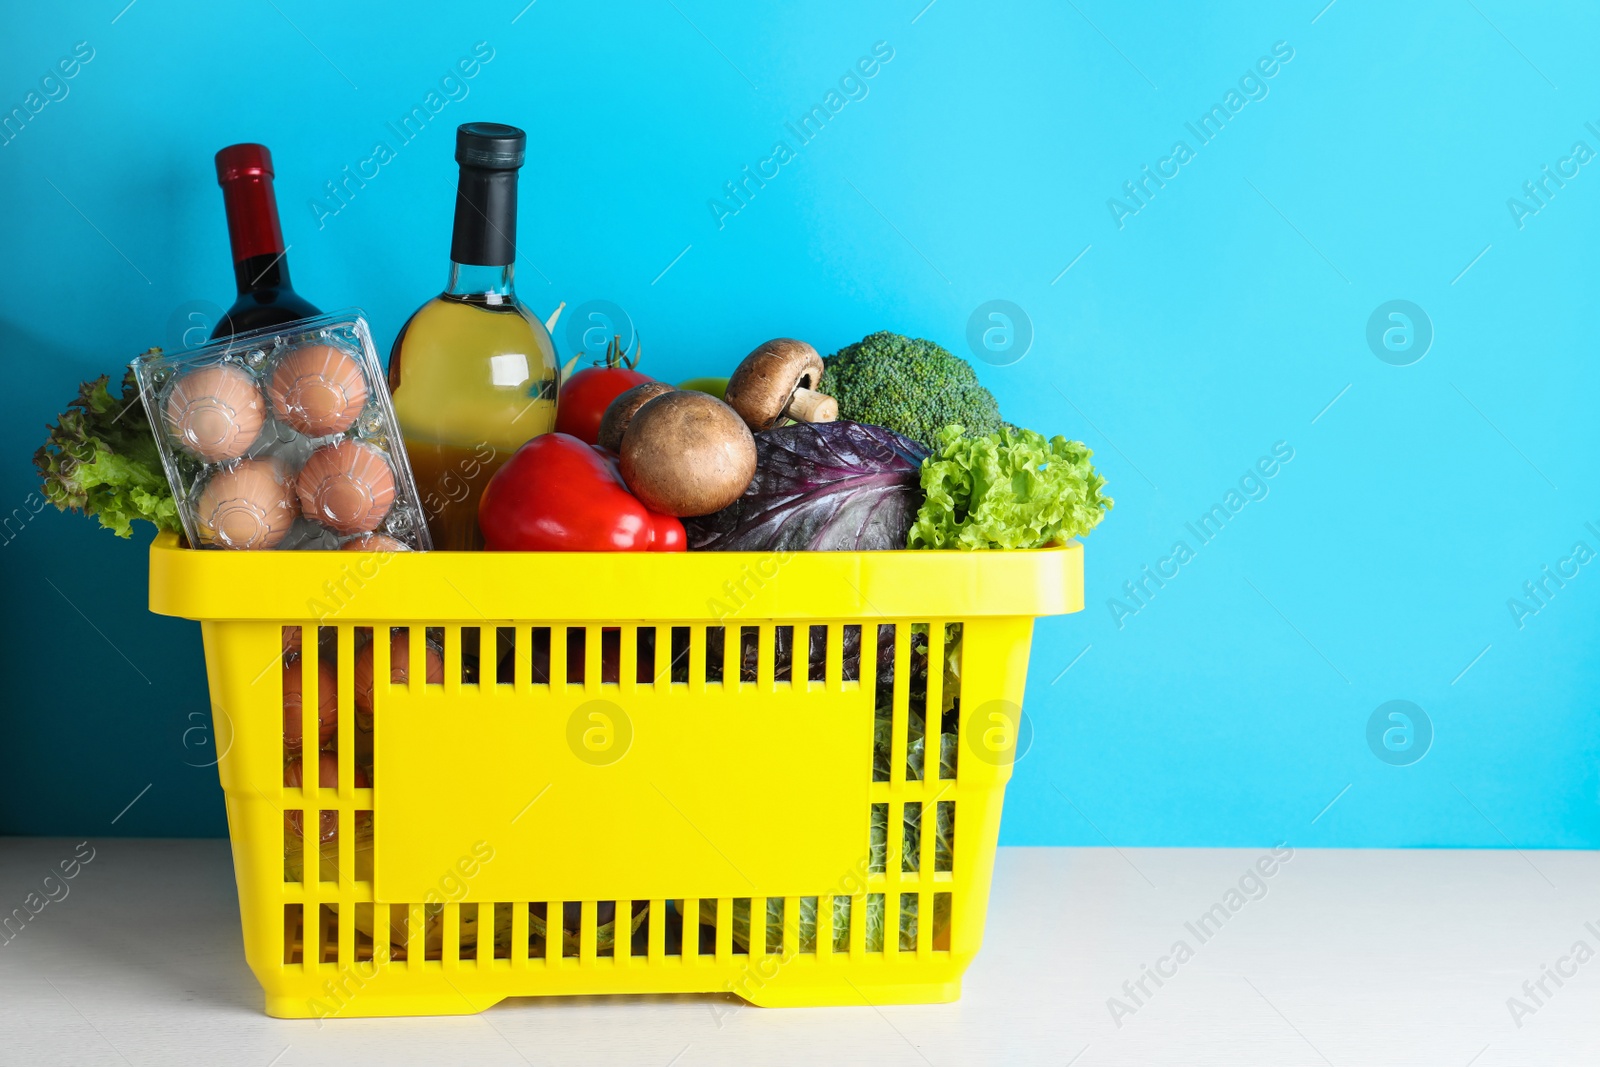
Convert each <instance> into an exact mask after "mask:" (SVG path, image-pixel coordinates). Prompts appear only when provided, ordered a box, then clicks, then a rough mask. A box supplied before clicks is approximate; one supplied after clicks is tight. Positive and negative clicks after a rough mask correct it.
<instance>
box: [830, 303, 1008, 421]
mask: <svg viewBox="0 0 1600 1067" xmlns="http://www.w3.org/2000/svg"><path fill="white" fill-rule="evenodd" d="M824 362H825V364H826V366H827V375H828V391H829V392H831V393H832V394H833V396H834V398H835V399H837V400H838V401H839V417H840V418H842V419H851V420H853V421H855V422H870V423H872V424H873V425H875V426H884V427H887V428H888V429H891V430H893V431H895V432H896V433H903V434H905V435H906V436H907V437H909V438H911V439H912V440H913V441H921V442H922V443H923V444H925V445H927V444H932V443H933V435H934V434H935V433H937V432H938V431H939V430H940V429H941V428H942V427H945V426H948V425H950V424H952V423H959V424H960V425H962V426H964V427H965V428H966V431H967V433H969V434H986V433H994V432H995V431H996V430H998V429H1000V426H1001V418H1000V406H999V405H998V404H996V403H995V399H994V396H993V394H991V393H990V392H989V390H987V389H985V388H984V387H983V383H981V382H979V381H978V376H977V374H975V373H974V372H973V370H972V367H971V365H970V364H968V363H967V361H966V360H964V359H962V358H960V357H959V356H956V355H954V354H953V353H951V352H950V350H949V349H947V348H944V347H942V346H940V345H937V344H935V343H934V342H932V341H926V340H922V339H920V338H912V337H906V336H904V335H903V334H898V333H890V332H888V331H887V330H880V331H878V332H877V333H873V334H868V335H867V336H866V337H863V338H862V339H861V340H859V341H857V342H856V343H855V344H853V345H846V346H844V347H843V348H841V349H839V351H837V352H835V353H834V354H833V355H831V356H829V357H828V358H827V359H826V360H825V361H824Z"/></svg>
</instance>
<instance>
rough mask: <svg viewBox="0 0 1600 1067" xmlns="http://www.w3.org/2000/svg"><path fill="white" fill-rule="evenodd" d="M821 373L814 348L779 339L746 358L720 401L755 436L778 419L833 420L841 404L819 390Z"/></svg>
mask: <svg viewBox="0 0 1600 1067" xmlns="http://www.w3.org/2000/svg"><path fill="white" fill-rule="evenodd" d="M822 370H823V368H822V357H821V356H819V355H817V350H816V349H815V348H812V347H811V346H810V345H808V344H806V342H804V341H796V340H795V339H794V338H792V337H778V338H775V339H773V340H771V341H767V342H766V343H764V344H761V345H758V346H757V347H756V350H755V351H754V352H751V353H750V354H749V355H748V356H746V357H744V359H743V361H741V362H740V364H739V366H738V367H736V368H735V369H734V372H733V374H732V375H730V376H729V378H728V384H727V386H726V388H725V389H724V390H723V397H722V399H724V400H726V401H727V402H728V406H729V407H731V408H733V410H735V411H737V412H738V413H739V417H740V418H742V419H744V421H745V422H746V423H747V424H748V425H749V427H750V429H752V430H754V431H756V432H757V433H759V432H760V431H762V430H770V429H772V427H774V426H776V425H778V423H779V421H780V420H782V419H793V420H795V421H796V422H832V421H833V420H834V419H837V418H838V417H839V403H838V401H836V400H834V398H833V397H831V396H828V395H827V394H826V393H823V392H822V391H821V384H822Z"/></svg>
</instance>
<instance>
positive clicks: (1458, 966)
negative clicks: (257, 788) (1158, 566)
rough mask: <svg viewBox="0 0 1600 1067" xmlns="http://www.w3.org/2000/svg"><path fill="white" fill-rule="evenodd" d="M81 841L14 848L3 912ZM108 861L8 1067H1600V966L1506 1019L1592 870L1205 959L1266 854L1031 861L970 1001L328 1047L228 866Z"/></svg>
mask: <svg viewBox="0 0 1600 1067" xmlns="http://www.w3.org/2000/svg"><path fill="white" fill-rule="evenodd" d="M76 844H77V842H76V841H73V840H67V839H59V838H9V839H0V914H7V913H9V912H10V910H11V909H12V908H14V907H19V906H21V905H22V902H23V900H24V898H25V897H26V896H27V894H28V893H29V892H30V891H33V890H36V889H38V888H39V887H40V885H41V883H42V880H43V878H44V876H45V875H46V874H47V873H48V872H49V870H50V869H52V868H54V867H55V866H56V865H57V863H58V862H59V861H60V860H62V859H66V858H69V857H70V856H71V855H72V852H73V848H74V846H75V845H76ZM91 844H92V847H93V848H94V849H95V850H96V853H95V858H94V860H93V861H92V862H91V863H89V864H88V865H87V866H86V867H84V868H83V869H82V871H81V872H80V873H79V874H78V876H77V878H75V879H74V880H73V881H72V882H71V883H70V890H69V892H68V895H67V896H66V897H65V898H63V899H61V900H59V901H56V902H54V903H51V904H48V905H47V906H46V907H45V908H44V909H43V910H42V911H41V912H40V913H39V914H38V916H37V917H36V918H34V919H33V920H32V921H31V922H30V923H29V924H28V925H27V927H26V928H25V929H24V930H23V931H22V933H21V934H19V935H17V936H16V937H14V938H13V939H12V940H11V941H9V942H7V943H5V944H0V1063H4V1064H8V1065H9V1064H17V1065H29V1067H32V1065H40V1064H73V1065H84V1067H89V1065H95V1064H141V1065H142V1064H159V1065H171V1064H187V1063H196V1064H208V1065H209V1064H247V1065H254V1067H295V1065H298V1064H336V1065H339V1067H349V1065H352V1064H369V1063H370V1064H394V1065H399V1064H472V1065H474V1067H493V1065H500V1064H507V1065H513V1067H517V1065H526V1064H537V1065H541V1067H542V1065H544V1064H607V1065H611V1064H645V1065H652V1067H668V1065H669V1064H670V1065H672V1067H696V1065H700V1064H740V1065H744V1064H789V1063H793V1064H853V1063H862V1064H867V1063H870V1064H875V1065H881V1067H889V1065H897V1064H906V1065H911V1067H916V1065H926V1064H934V1065H939V1067H943V1065H946V1064H951V1065H962V1067H969V1065H979V1064H1006V1065H1012V1064H1031V1063H1041V1064H1056V1065H1065V1064H1069V1063H1070V1064H1074V1065H1076V1067H1098V1065H1105V1064H1141V1065H1143V1064H1183V1065H1203V1064H1226V1065H1229V1067H1241V1065H1250V1064H1270V1065H1274V1067H1280V1065H1291V1064H1311V1065H1322V1064H1337V1065H1339V1067H1344V1065H1347V1064H1405V1065H1411V1064H1440V1065H1446V1067H1467V1065H1468V1064H1472V1065H1473V1067H1505V1065H1520V1064H1558V1063H1559V1064H1597V1063H1600V957H1597V958H1595V959H1589V960H1587V961H1586V962H1585V963H1583V964H1582V965H1576V964H1574V963H1567V964H1564V965H1563V967H1564V969H1566V970H1572V969H1573V968H1574V966H1576V974H1575V975H1573V976H1572V977H1569V978H1563V979H1562V981H1563V983H1564V984H1563V985H1561V986H1559V987H1558V986H1556V985H1555V984H1554V983H1553V982H1552V981H1551V980H1550V979H1548V978H1546V979H1545V985H1546V989H1547V990H1548V991H1549V992H1550V993H1551V995H1550V996H1549V997H1542V998H1541V999H1543V1000H1544V1003H1543V1004H1542V1006H1537V1008H1536V1010H1535V1011H1534V1012H1533V1013H1531V1014H1526V1015H1523V1016H1522V1017H1521V1019H1520V1022H1521V1026H1520V1027H1519V1026H1518V1025H1517V1020H1514V1019H1513V1018H1512V1014H1511V1011H1510V1010H1509V1009H1508V1007H1507V999H1508V998H1509V997H1512V996H1519V997H1525V995H1524V994H1523V991H1522V983H1523V982H1524V981H1525V980H1532V981H1535V982H1536V981H1537V980H1538V979H1539V978H1540V977H1541V968H1542V967H1543V966H1544V965H1551V966H1554V965H1556V964H1557V961H1558V959H1560V958H1561V957H1562V956H1564V955H1565V954H1567V953H1568V952H1570V951H1571V949H1572V947H1573V945H1574V943H1575V942H1577V941H1580V940H1581V941H1584V942H1586V943H1587V945H1588V946H1589V948H1590V949H1592V950H1594V951H1596V952H1600V936H1597V935H1596V934H1595V933H1593V932H1591V931H1590V930H1589V929H1588V928H1586V926H1585V923H1588V922H1593V923H1594V924H1595V929H1596V930H1600V892H1597V890H1600V854H1597V853H1592V852H1526V853H1522V852H1516V851H1493V852H1488V851H1482V852H1471V851H1342V850H1341V851H1334V850H1297V851H1296V852H1295V853H1294V855H1293V858H1292V859H1291V860H1290V861H1289V862H1288V863H1286V864H1285V865H1283V866H1282V867H1281V868H1280V869H1279V870H1277V872H1276V873H1275V874H1274V875H1273V877H1272V878H1271V879H1270V880H1267V881H1266V883H1265V884H1266V887H1267V891H1266V893H1265V895H1264V896H1261V897H1260V898H1259V899H1255V900H1250V901H1248V902H1247V903H1245V904H1244V906H1243V907H1241V908H1240V909H1239V910H1238V912H1237V913H1236V914H1234V915H1233V916H1232V917H1231V918H1230V919H1229V920H1228V922H1227V923H1226V925H1225V926H1224V927H1223V928H1222V930H1221V931H1220V932H1219V933H1217V934H1215V936H1213V937H1211V938H1210V939H1209V940H1208V941H1206V942H1205V943H1204V944H1200V943H1199V941H1198V940H1197V939H1196V938H1195V936H1194V934H1193V933H1192V932H1190V931H1188V930H1187V929H1186V927H1185V925H1184V924H1185V922H1192V921H1194V920H1195V919H1196V918H1197V917H1198V916H1199V915H1200V914H1201V913H1202V912H1204V911H1205V910H1206V909H1207V908H1209V907H1210V906H1211V905H1212V904H1213V903H1216V902H1218V901H1219V900H1221V899H1222V898H1223V896H1224V894H1225V893H1226V892H1227V890H1228V889H1229V888H1230V887H1232V886H1234V885H1235V884H1236V883H1237V881H1238V879H1239V878H1240V876H1241V875H1243V874H1244V873H1245V872H1246V870H1247V869H1248V868H1249V867H1250V866H1251V865H1252V864H1253V863H1254V862H1255V861H1256V860H1257V858H1258V857H1259V856H1261V855H1262V854H1263V850H1260V849H1123V850H1121V851H1120V852H1119V851H1117V850H1113V849H1023V848H1008V849H1002V850H1001V854H1000V859H999V863H998V868H997V871H996V874H995V888H994V897H993V900H992V903H991V906H990V913H989V925H988V932H987V938H986V942H985V945H984V949H983V951H982V952H981V953H980V954H979V956H978V959H977V962H975V963H974V964H973V966H972V968H971V969H970V970H969V971H968V972H967V977H966V985H965V994H964V996H963V997H962V999H961V1000H960V1001H959V1002H958V1003H955V1004H945V1005H934V1006H927V1007H900V1008H883V1009H881V1010H880V1009H876V1008H850V1009H783V1010H776V1009H760V1008H753V1007H746V1006H742V1005H740V1004H739V1003H738V1002H736V1001H732V1000H729V999H724V998H720V997H660V998H647V997H581V998H570V999H523V1000H515V1001H505V1002H503V1003H501V1004H500V1005H498V1006H496V1007H494V1008H492V1009H491V1010H489V1011H487V1012H485V1013H483V1014H481V1015H477V1016H469V1017H461V1018H438V1019H353V1020H342V1021H331V1022H325V1023H321V1024H319V1023H317V1022H312V1021H303V1022H302V1021H284V1020H277V1019H269V1018H267V1017H266V1016H265V1015H264V1014H263V1013H262V1011H261V991H260V988H259V987H258V986H257V985H256V982H255V979H254V978H253V976H252V975H251V974H250V972H249V970H248V969H247V968H246V967H245V964H244V957H243V950H242V948H241V944H240V936H239V919H238V905H237V901H236V898H235V896H234V888H233V870H232V865H231V862H230V859H229V854H228V846H227V843H226V842H224V841H162V840H144V841H138V840H108V839H101V840H97V841H93V842H91ZM1180 938H1181V939H1183V940H1185V941H1186V942H1188V943H1189V945H1190V946H1191V947H1192V948H1193V949H1194V958H1193V959H1190V960H1188V961H1187V962H1186V963H1184V964H1182V965H1181V966H1180V967H1178V969H1177V974H1176V976H1175V977H1172V978H1170V979H1167V980H1165V984H1164V985H1163V986H1161V987H1160V988H1156V987H1155V986H1154V984H1153V983H1151V982H1150V981H1149V980H1148V979H1147V980H1146V987H1147V988H1148V989H1150V990H1152V991H1153V995H1152V996H1151V997H1149V998H1148V999H1146V1000H1145V1002H1144V1004H1143V1006H1140V1007H1139V1008H1138V1010H1137V1012H1136V1013H1135V1014H1132V1015H1129V1016H1127V1017H1125V1018H1122V1019H1121V1020H1120V1022H1121V1025H1120V1026H1118V1025H1117V1023H1116V1022H1115V1021H1113V1019H1112V1016H1111V1013H1110V1011H1109V1010H1108V1007H1107V999H1108V998H1109V997H1111V996H1113V995H1122V988H1121V987H1122V983H1123V982H1124V981H1126V980H1130V979H1132V980H1137V979H1138V978H1139V976H1140V973H1141V965H1143V964H1149V963H1154V962H1155V961H1156V959H1157V958H1158V957H1160V956H1162V955H1164V954H1165V953H1166V952H1167V951H1168V950H1169V948H1170V947H1171V945H1172V944H1173V942H1174V941H1176V940H1178V939H1180ZM1166 969H1168V970H1169V971H1170V970H1171V966H1170V965H1168V966H1167V968H1166ZM1129 1003H1132V1002H1131V1001H1130V1002H1129ZM1527 1003H1528V1004H1529V1006H1530V1007H1532V1006H1534V1002H1533V1001H1531V1000H1527Z"/></svg>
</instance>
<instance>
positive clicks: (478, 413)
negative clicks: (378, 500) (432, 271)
mask: <svg viewBox="0 0 1600 1067" xmlns="http://www.w3.org/2000/svg"><path fill="white" fill-rule="evenodd" d="M525 142H526V136H525V135H524V134H523V132H522V131H521V130H519V129H516V128H515V127H512V126H502V125H499V124H497V123H491V122H471V123H467V124H466V125H464V126H462V127H460V128H459V129H458V130H457V131H456V162H457V163H459V164H460V165H461V175H460V180H459V183H458V185H457V187H456V214H455V230H454V233H453V236H452V239H451V245H450V278H449V282H448V284H447V285H446V287H445V291H444V292H443V293H442V294H440V295H439V296H436V297H434V298H433V299H432V300H429V301H428V302H427V303H426V304H424V305H422V307H420V308H418V309H417V311H416V312H415V313H414V314H413V315H412V316H411V318H410V319H409V320H408V321H407V322H406V324H405V325H404V326H403V327H402V328H401V330H400V335H399V336H398V337H397V338H396V339H395V342H394V348H393V350H392V351H391V352H390V354H389V387H390V389H391V390H392V391H393V393H394V407H395V411H396V413H397V414H398V415H399V418H400V429H401V432H402V433H403V434H404V435H405V440H406V451H407V452H408V453H409V454H410V456H411V462H412V465H413V470H414V471H415V474H416V481H417V488H418V490H419V491H420V493H421V498H422V502H423V507H424V509H425V511H426V513H427V522H428V526H429V529H430V530H432V532H433V544H434V547H435V548H439V549H449V550H462V549H473V548H482V547H483V539H482V537H481V536H480V535H479V533H478V527H477V517H478V498H479V497H480V496H481V495H482V493H483V487H484V486H485V485H487V484H488V482H489V478H490V477H491V476H492V475H493V474H494V472H495V471H496V470H498V469H499V467H500V465H501V464H502V463H504V462H505V461H506V460H507V459H509V458H510V457H511V454H512V453H513V452H515V451H516V450H517V448H518V447H519V446H521V445H522V443H523V442H525V441H527V440H529V439H530V438H532V437H535V436H537V435H538V434H541V433H545V432H547V431H549V430H550V429H551V428H552V427H553V426H554V424H555V418H556V355H555V346H554V344H552V343H551V340H550V333H549V331H548V330H547V329H545V326H544V324H543V323H541V322H540V321H539V320H538V318H537V317H535V316H534V315H533V313H532V312H530V311H529V310H528V309H527V308H526V307H524V306H523V304H522V302H521V301H519V300H518V299H517V295H516V292H515V290H514V288H513V266H512V265H513V263H514V261H515V259H516V254H517V246H516V234H517V170H518V168H519V167H521V166H522V159H523V148H524V144H525Z"/></svg>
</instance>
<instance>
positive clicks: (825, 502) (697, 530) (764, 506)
mask: <svg viewBox="0 0 1600 1067" xmlns="http://www.w3.org/2000/svg"><path fill="white" fill-rule="evenodd" d="M927 454H928V452H927V449H925V448H923V447H922V446H921V445H919V444H917V443H916V442H915V441H913V440H911V439H910V438H909V437H902V436H901V435H900V434H897V433H895V432H894V431H893V430H885V429H884V428H883V427H881V426H869V425H867V424H865V423H859V422H819V423H796V424H794V425H792V426H783V427H780V428H778V429H776V430H768V431H766V432H765V433H758V434H756V476H755V478H754V479H753V480H752V481H751V482H750V487H749V488H748V489H746V490H745V491H744V495H743V496H741V497H740V498H739V499H738V500H735V501H734V502H733V503H732V504H729V505H728V506H727V507H725V508H723V509H722V510H721V511H719V512H716V513H715V514H712V515H705V516H702V517H700V518H695V519H685V520H684V523H683V525H684V527H685V529H687V530H688V533H689V547H690V548H691V549H713V550H717V551H724V552H759V551H810V552H826V551H847V550H850V551H876V550H882V549H891V548H905V547H906V535H907V534H908V533H909V532H910V530H911V524H912V522H913V521H914V520H915V519H916V516H917V509H918V508H919V507H921V506H922V486H921V476H922V459H923V457H924V456H926V455H927Z"/></svg>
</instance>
